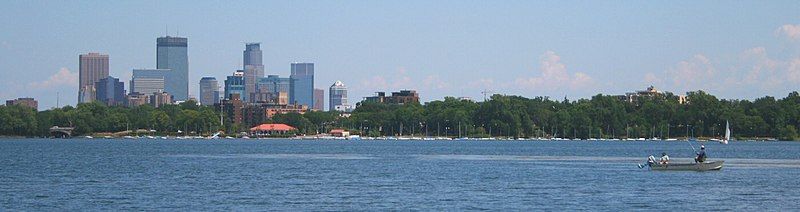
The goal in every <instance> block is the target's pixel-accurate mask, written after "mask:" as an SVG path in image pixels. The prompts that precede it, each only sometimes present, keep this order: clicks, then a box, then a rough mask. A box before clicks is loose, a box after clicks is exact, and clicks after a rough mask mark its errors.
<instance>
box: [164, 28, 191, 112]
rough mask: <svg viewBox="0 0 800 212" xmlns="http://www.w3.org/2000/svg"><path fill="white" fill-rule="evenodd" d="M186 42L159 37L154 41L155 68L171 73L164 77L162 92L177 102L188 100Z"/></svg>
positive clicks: (179, 39)
mask: <svg viewBox="0 0 800 212" xmlns="http://www.w3.org/2000/svg"><path fill="white" fill-rule="evenodd" d="M187 47H188V42H187V39H186V38H182V37H171V36H166V37H159V38H158V39H156V68H157V69H170V70H172V71H173V73H171V74H170V75H169V76H168V77H165V79H164V80H165V88H164V90H165V91H166V92H168V93H170V94H172V96H173V97H174V98H175V100H178V101H185V100H188V99H189V56H188V54H187Z"/></svg>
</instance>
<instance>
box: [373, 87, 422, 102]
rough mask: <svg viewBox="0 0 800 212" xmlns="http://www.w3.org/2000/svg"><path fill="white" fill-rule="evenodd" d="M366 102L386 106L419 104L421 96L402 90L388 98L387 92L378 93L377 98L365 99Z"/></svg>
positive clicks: (414, 92)
mask: <svg viewBox="0 0 800 212" xmlns="http://www.w3.org/2000/svg"><path fill="white" fill-rule="evenodd" d="M364 101H366V102H376V103H384V104H409V103H419V94H418V93H417V91H414V90H401V91H399V92H392V95H391V96H386V93H385V92H377V93H376V95H375V96H371V97H366V98H364Z"/></svg>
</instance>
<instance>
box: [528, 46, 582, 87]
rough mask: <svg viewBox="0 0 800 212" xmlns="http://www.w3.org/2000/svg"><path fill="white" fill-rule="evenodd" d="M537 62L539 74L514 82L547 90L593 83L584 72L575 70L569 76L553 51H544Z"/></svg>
mask: <svg viewBox="0 0 800 212" xmlns="http://www.w3.org/2000/svg"><path fill="white" fill-rule="evenodd" d="M539 63H540V66H539V68H540V69H541V75H540V76H536V77H530V78H520V79H517V80H516V81H515V84H516V85H517V86H520V87H524V88H531V89H547V90H559V89H563V88H568V89H576V88H583V87H587V86H590V85H592V84H594V80H593V79H592V77H590V76H589V75H587V74H586V73H583V72H576V73H575V74H573V75H572V76H570V74H569V72H568V71H567V66H566V65H565V64H564V63H562V62H561V56H558V54H556V53H555V52H553V51H546V52H545V53H544V54H543V55H542V56H541V58H540V59H539Z"/></svg>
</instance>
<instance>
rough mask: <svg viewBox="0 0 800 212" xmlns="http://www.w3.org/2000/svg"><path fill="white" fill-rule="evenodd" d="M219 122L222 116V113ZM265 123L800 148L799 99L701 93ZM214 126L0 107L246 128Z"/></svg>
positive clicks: (308, 130)
mask: <svg viewBox="0 0 800 212" xmlns="http://www.w3.org/2000/svg"><path fill="white" fill-rule="evenodd" d="M223 116H224V115H223ZM266 122H268V123H284V124H288V125H291V126H294V127H296V128H298V132H297V133H298V134H316V133H325V132H328V131H330V130H331V129H335V128H342V129H348V130H350V131H352V133H354V134H362V135H365V136H400V135H403V136H412V135H413V136H441V137H444V136H446V137H458V136H461V137H488V136H500V137H562V138H576V139H587V138H652V137H659V138H667V137H669V138H682V137H701V138H712V137H719V136H721V135H723V134H724V130H725V123H726V122H729V123H730V127H731V130H732V131H733V134H732V136H733V137H737V138H776V139H782V140H798V139H800V136H798V132H797V128H798V127H800V95H798V92H792V93H790V94H789V95H788V96H786V97H785V98H782V99H776V98H774V97H770V96H766V97H761V98H758V99H755V100H754V101H750V100H728V99H719V98H717V97H715V96H713V95H710V94H707V93H705V92H703V91H694V92H689V93H687V96H686V102H685V103H683V104H681V102H680V101H679V98H678V96H676V95H674V94H672V93H664V94H663V95H657V96H651V97H640V98H638V100H637V101H636V102H626V101H623V100H621V99H619V98H617V97H616V96H609V95H601V94H598V95H595V96H592V97H591V98H588V99H578V100H573V101H570V100H567V99H566V98H565V99H563V100H561V101H559V100H552V99H550V98H548V97H535V98H525V97H521V96H507V95H493V96H491V98H489V99H488V100H486V101H483V102H475V101H470V100H460V99H456V98H453V97H446V98H445V99H443V100H437V101H432V102H428V103H425V104H424V105H422V104H404V105H391V104H381V103H372V102H361V103H359V106H358V107H357V108H356V109H355V110H354V111H353V112H352V113H351V114H349V116H343V115H342V114H340V113H338V112H321V111H309V112H306V113H304V114H298V113H289V114H278V115H275V116H274V117H272V119H270V120H267V121H266ZM255 124H258V123H248V124H239V125H237V124H233V123H231V121H230V119H229V118H228V117H223V122H222V123H220V112H219V110H218V108H214V107H209V106H198V105H197V104H196V102H193V101H189V102H184V103H182V104H177V105H164V106H162V107H159V108H153V107H151V106H148V105H144V106H139V107H133V108H126V107H117V106H114V107H107V106H105V105H103V104H101V103H97V102H93V103H81V104H78V105H77V106H76V107H72V106H65V107H62V108H54V109H50V110H45V111H39V112H37V111H34V110H33V109H30V108H27V107H24V106H0V135H11V136H48V135H49V128H50V127H52V126H70V127H75V131H74V133H75V134H77V135H88V134H92V133H96V132H119V131H125V130H135V129H146V130H148V131H150V130H152V131H155V133H156V134H178V131H181V132H183V133H184V134H197V135H203V134H205V135H207V134H210V133H213V132H217V131H224V132H226V133H229V134H235V133H238V132H243V131H247V129H248V128H249V127H252V126H250V125H255Z"/></svg>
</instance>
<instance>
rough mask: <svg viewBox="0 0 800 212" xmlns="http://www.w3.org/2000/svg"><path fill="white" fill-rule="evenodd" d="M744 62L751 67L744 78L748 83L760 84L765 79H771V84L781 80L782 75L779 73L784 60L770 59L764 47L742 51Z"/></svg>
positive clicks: (744, 81)
mask: <svg viewBox="0 0 800 212" xmlns="http://www.w3.org/2000/svg"><path fill="white" fill-rule="evenodd" d="M741 58H742V62H743V63H745V64H746V67H748V68H749V70H748V71H747V74H746V75H745V76H744V79H743V80H742V82H743V83H747V84H759V83H762V82H765V81H770V82H771V84H773V85H774V83H777V82H780V81H781V79H780V78H781V77H782V76H779V75H778V74H777V72H780V70H779V69H780V67H781V66H783V65H784V62H782V61H778V60H774V59H770V58H769V56H767V50H766V48H764V47H755V48H751V49H748V50H745V51H744V52H743V53H742V57H741Z"/></svg>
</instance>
